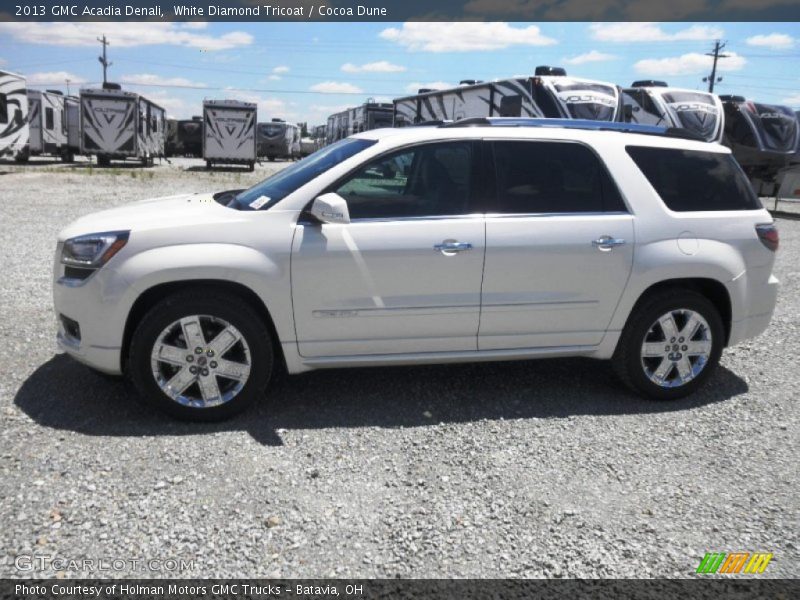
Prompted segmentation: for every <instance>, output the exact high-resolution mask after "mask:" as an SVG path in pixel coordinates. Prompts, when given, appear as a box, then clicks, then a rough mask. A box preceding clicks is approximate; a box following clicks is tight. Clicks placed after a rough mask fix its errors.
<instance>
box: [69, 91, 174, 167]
mask: <svg viewBox="0 0 800 600" xmlns="http://www.w3.org/2000/svg"><path fill="white" fill-rule="evenodd" d="M165 120H166V117H165V112H164V109H163V108H161V107H160V106H158V105H157V104H155V103H153V102H151V101H150V100H148V99H147V98H145V97H144V96H140V95H139V94H135V93H133V92H126V91H123V90H121V89H120V87H119V85H118V84H113V83H109V84H104V87H103V88H102V89H83V90H81V126H82V127H81V131H82V135H81V152H82V153H83V154H85V155H87V156H91V155H94V156H96V157H97V164H98V165H101V166H106V165H108V164H109V163H110V162H111V161H112V160H125V159H128V158H133V159H138V160H140V161H141V163H142V165H143V166H147V165H151V164H152V163H153V159H154V158H155V157H162V156H164V145H165V141H166V123H165Z"/></svg>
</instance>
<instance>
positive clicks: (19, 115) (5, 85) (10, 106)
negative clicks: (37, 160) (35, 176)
mask: <svg viewBox="0 0 800 600" xmlns="http://www.w3.org/2000/svg"><path fill="white" fill-rule="evenodd" d="M29 136H30V127H29V126H28V94H27V90H26V87H25V78H24V77H23V76H22V75H17V74H15V73H9V72H8V71H0V156H11V157H12V158H14V159H16V160H18V161H25V160H28V156H29V152H30V147H29V143H28V142H29V139H30V138H29Z"/></svg>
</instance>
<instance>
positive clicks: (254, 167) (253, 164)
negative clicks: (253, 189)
mask: <svg viewBox="0 0 800 600" xmlns="http://www.w3.org/2000/svg"><path fill="white" fill-rule="evenodd" d="M248 167H250V171H255V170H256V163H254V162H251V163H249V164H248Z"/></svg>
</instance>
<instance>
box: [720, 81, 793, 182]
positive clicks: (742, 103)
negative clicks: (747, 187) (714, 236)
mask: <svg viewBox="0 0 800 600" xmlns="http://www.w3.org/2000/svg"><path fill="white" fill-rule="evenodd" d="M720 99H721V100H722V105H723V107H724V110H725V137H724V140H723V143H724V144H725V145H726V146H729V147H730V148H731V150H732V151H733V156H734V157H735V158H736V160H737V161H738V162H739V164H740V165H741V166H742V169H744V171H745V173H747V176H748V177H749V178H750V182H751V184H752V185H753V188H754V189H755V191H756V193H758V194H760V195H764V196H773V195H775V193H776V189H775V188H776V186H777V179H778V175H779V174H780V173H781V172H782V171H784V170H785V169H786V168H787V167H789V166H790V165H791V164H793V163H796V162H798V154H797V150H798V146H799V145H800V124H798V117H797V115H796V114H795V112H794V111H793V110H792V109H791V108H789V107H787V106H778V105H774V104H762V103H759V102H752V101H750V100H747V99H746V98H744V97H743V96H727V95H726V96H720Z"/></svg>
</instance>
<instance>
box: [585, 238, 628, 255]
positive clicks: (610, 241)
mask: <svg viewBox="0 0 800 600" xmlns="http://www.w3.org/2000/svg"><path fill="white" fill-rule="evenodd" d="M624 245H625V240H623V239H620V238H614V237H611V236H610V235H602V236H600V237H599V238H597V239H596V240H592V246H594V247H595V248H597V249H598V250H600V251H601V252H608V251H609V250H611V249H613V248H615V247H617V246H624Z"/></svg>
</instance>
